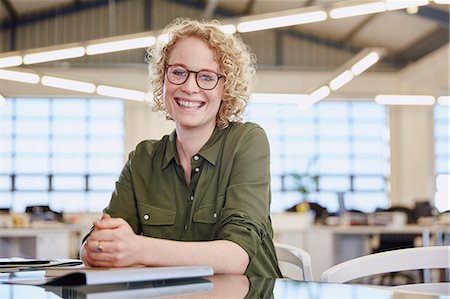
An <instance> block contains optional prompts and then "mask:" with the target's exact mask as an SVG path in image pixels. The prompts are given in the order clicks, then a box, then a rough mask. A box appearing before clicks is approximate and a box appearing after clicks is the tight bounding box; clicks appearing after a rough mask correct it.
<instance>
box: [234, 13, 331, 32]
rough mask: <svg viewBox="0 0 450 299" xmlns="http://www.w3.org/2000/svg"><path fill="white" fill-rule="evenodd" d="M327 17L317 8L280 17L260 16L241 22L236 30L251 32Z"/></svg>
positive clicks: (317, 20) (318, 20)
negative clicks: (316, 9)
mask: <svg viewBox="0 0 450 299" xmlns="http://www.w3.org/2000/svg"><path fill="white" fill-rule="evenodd" d="M327 17H328V16H327V13H326V12H325V11H323V10H319V11H312V12H304V13H299V14H293V15H287V16H281V17H273V18H262V19H258V20H254V21H246V22H241V23H239V24H238V25H237V30H238V31H239V32H251V31H258V30H265V29H272V28H280V27H287V26H294V25H300V24H306V23H313V22H320V21H324V20H326V19H327Z"/></svg>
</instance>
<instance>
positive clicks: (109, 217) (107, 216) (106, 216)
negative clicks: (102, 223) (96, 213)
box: [101, 214, 111, 220]
mask: <svg viewBox="0 0 450 299" xmlns="http://www.w3.org/2000/svg"><path fill="white" fill-rule="evenodd" d="M103 219H111V216H110V215H109V214H103V216H102V219H101V220H103Z"/></svg>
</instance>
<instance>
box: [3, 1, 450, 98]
mask: <svg viewBox="0 0 450 299" xmlns="http://www.w3.org/2000/svg"><path fill="white" fill-rule="evenodd" d="M92 1H94V0H0V23H3V22H7V21H8V20H9V21H11V20H12V19H11V18H12V17H15V18H16V21H17V22H20V21H21V20H26V19H27V18H30V17H31V16H32V15H36V14H37V15H39V14H43V13H45V12H48V11H52V10H55V9H57V8H64V7H66V8H67V7H72V8H75V9H76V8H77V7H82V6H83V5H84V4H87V3H89V2H92ZM95 1H97V0H95ZM116 1H117V2H124V1H130V2H132V1H143V0H116ZM164 1H167V2H171V3H173V4H174V5H179V6H190V7H193V6H195V7H196V8H197V9H204V10H205V14H206V13H207V12H206V10H207V9H206V7H208V5H209V7H210V8H211V7H213V11H215V13H217V14H216V17H218V18H221V19H226V18H229V17H230V16H234V17H242V16H250V15H254V14H261V13H270V12H275V11H281V10H288V9H297V8H301V7H307V6H311V5H313V6H314V5H325V6H329V5H335V4H339V3H342V2H344V1H341V0H278V1H277V0H164ZM356 1H360V2H361V0H356ZM404 1H409V0H404ZM106 2H108V1H106ZM113 2H115V1H113V0H111V1H109V2H108V3H113ZM345 2H348V0H346V1H345ZM193 4H195V5H193ZM84 6H86V5H84ZM8 7H9V8H8ZM202 7H203V8H202ZM87 9H89V8H87ZM425 10H427V11H425ZM430 10H431V12H433V14H432V15H433V16H434V18H430V17H427V16H426V14H425V13H424V12H427V13H428V15H429V12H430ZM448 13H449V5H438V4H435V3H430V5H428V6H427V7H426V8H419V13H417V14H409V13H407V12H406V11H405V10H402V11H391V12H384V13H379V14H372V15H365V16H358V17H351V18H345V19H338V20H334V19H328V20H326V21H324V22H319V23H312V24H304V25H300V26H294V27H291V28H288V29H289V30H291V31H292V32H294V33H299V34H300V35H302V36H307V37H308V38H313V39H316V40H321V41H324V43H325V44H327V45H328V44H331V46H335V47H340V48H342V49H345V48H346V47H347V46H348V45H351V46H352V47H356V48H365V47H384V48H386V49H387V52H388V54H389V58H390V59H391V60H394V61H397V63H399V62H400V64H401V65H402V66H401V67H404V66H406V65H408V64H409V63H413V62H415V61H419V60H423V61H426V60H427V59H426V56H428V55H430V54H432V53H433V52H434V51H437V49H441V50H440V51H441V52H442V47H443V46H444V45H445V44H447V50H446V51H447V52H446V53H447V54H446V53H445V51H444V53H443V54H440V57H443V59H445V60H447V61H446V63H447V65H448V40H449V37H448V27H449V26H448V24H445V23H444V24H443V23H442V20H441V19H440V18H441V17H442V16H444V17H445V16H446V17H447V19H448ZM436 16H438V17H436ZM169 21H170V20H167V22H169ZM447 22H448V21H447ZM435 43H436V44H435ZM444 48H445V47H444ZM411 57H413V59H412V60H411ZM446 57H447V59H446ZM408 59H409V60H411V61H409V60H408ZM446 77H447V78H448V72H447V74H446ZM447 81H448V80H447ZM0 83H1V82H0ZM441 89H442V88H441ZM447 89H448V84H447Z"/></svg>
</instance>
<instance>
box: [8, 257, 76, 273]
mask: <svg viewBox="0 0 450 299" xmlns="http://www.w3.org/2000/svg"><path fill="white" fill-rule="evenodd" d="M81 264H82V262H81V260H75V259H28V258H0V273H14V272H19V271H39V270H44V269H47V268H54V269H56V268H58V267H69V266H71V267H73V266H77V265H81Z"/></svg>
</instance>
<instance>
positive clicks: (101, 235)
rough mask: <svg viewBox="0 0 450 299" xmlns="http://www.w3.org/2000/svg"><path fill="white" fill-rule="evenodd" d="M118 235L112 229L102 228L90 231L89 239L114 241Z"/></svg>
mask: <svg viewBox="0 0 450 299" xmlns="http://www.w3.org/2000/svg"><path fill="white" fill-rule="evenodd" d="M117 238H118V236H117V233H116V231H115V230H113V229H102V230H94V231H93V232H92V233H91V236H90V239H91V240H92V241H104V242H107V241H115V240H117Z"/></svg>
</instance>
